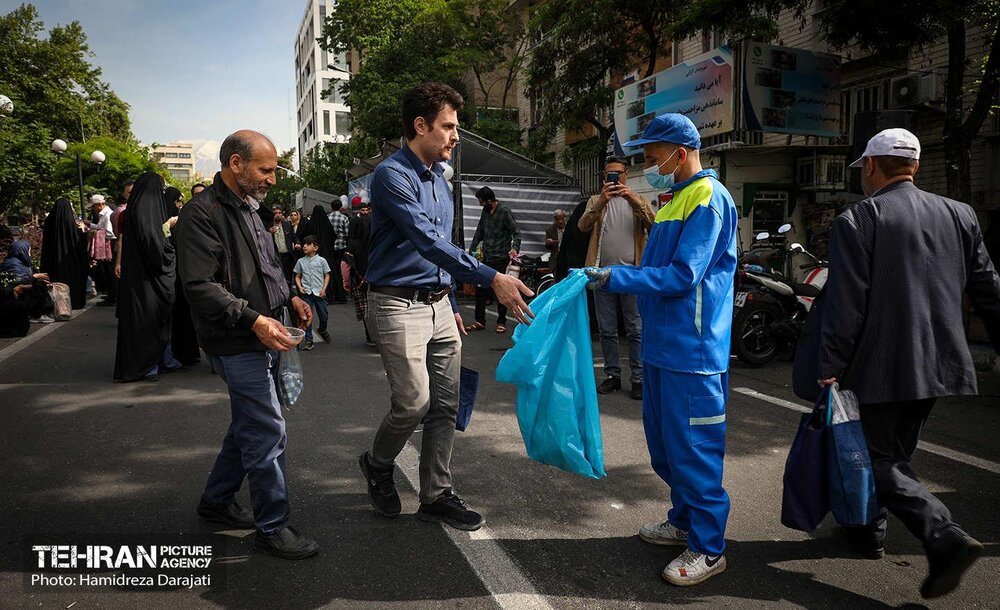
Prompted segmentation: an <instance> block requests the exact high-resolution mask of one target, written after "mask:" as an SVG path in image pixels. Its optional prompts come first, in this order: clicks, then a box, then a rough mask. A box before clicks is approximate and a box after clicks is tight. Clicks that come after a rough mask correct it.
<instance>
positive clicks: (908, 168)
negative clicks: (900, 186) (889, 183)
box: [872, 155, 917, 178]
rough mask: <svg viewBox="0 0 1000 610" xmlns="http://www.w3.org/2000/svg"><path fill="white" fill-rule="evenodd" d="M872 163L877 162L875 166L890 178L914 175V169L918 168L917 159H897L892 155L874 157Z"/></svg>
mask: <svg viewBox="0 0 1000 610" xmlns="http://www.w3.org/2000/svg"><path fill="white" fill-rule="evenodd" d="M872 161H874V162H875V165H878V168H879V170H880V171H881V172H882V173H883V174H885V175H886V177H888V178H893V177H895V176H910V175H912V174H913V172H914V168H915V167H916V166H917V160H916V159H910V158H909V157H895V156H892V155H885V156H877V157H872Z"/></svg>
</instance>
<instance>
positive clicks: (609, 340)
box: [594, 290, 642, 383]
mask: <svg viewBox="0 0 1000 610" xmlns="http://www.w3.org/2000/svg"><path fill="white" fill-rule="evenodd" d="M619 303H620V304H621V308H622V317H623V318H624V319H625V334H626V336H627V337H628V360H629V368H630V369H631V374H630V375H629V381H631V382H633V383H642V358H641V357H640V353H641V351H642V320H641V319H640V318H639V307H638V304H637V302H636V298H635V295H634V294H615V293H613V292H608V291H606V290H595V291H594V308H595V309H596V310H597V330H598V333H599V334H600V336H601V353H602V354H604V373H605V374H606V375H607V376H608V377H617V378H618V379H621V378H622V367H621V364H620V363H619V355H618V305H619Z"/></svg>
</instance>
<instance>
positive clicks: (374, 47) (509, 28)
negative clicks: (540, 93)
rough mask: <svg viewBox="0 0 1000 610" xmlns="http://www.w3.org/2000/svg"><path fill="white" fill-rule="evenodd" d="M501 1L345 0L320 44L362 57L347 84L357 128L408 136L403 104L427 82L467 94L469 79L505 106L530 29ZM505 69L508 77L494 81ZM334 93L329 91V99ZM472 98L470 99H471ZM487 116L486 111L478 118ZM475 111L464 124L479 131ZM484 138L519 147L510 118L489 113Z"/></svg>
mask: <svg viewBox="0 0 1000 610" xmlns="http://www.w3.org/2000/svg"><path fill="white" fill-rule="evenodd" d="M507 4H508V3H507V2H504V1H502V0H451V1H446V0H426V1H419V2H418V1H414V0H400V1H396V2H389V1H383V0H375V1H370V0H344V1H342V2H340V3H339V4H338V5H337V10H336V11H334V13H333V14H331V15H330V16H329V17H328V18H327V22H326V24H325V26H324V30H323V36H322V37H321V38H320V42H321V44H323V46H324V47H325V48H326V49H327V50H328V51H329V52H332V53H340V52H344V51H346V50H348V49H351V50H353V51H354V52H357V53H359V56H360V57H361V62H360V68H359V70H358V71H357V73H355V74H353V75H352V76H351V79H350V81H348V82H347V83H346V84H344V85H342V92H343V93H345V94H346V98H347V99H346V101H347V103H348V105H350V107H351V114H352V118H353V120H354V126H355V128H356V130H358V131H360V132H362V133H363V134H365V135H366V136H368V137H370V138H372V139H373V140H374V141H382V140H387V139H391V138H396V137H399V136H400V135H402V129H403V126H402V124H401V122H400V112H399V104H400V100H401V99H402V96H403V93H404V92H405V91H406V90H407V89H409V88H411V87H413V86H414V85H417V84H419V83H421V82H424V81H428V80H436V81H441V82H445V83H448V84H449V85H451V86H452V87H454V88H455V89H457V90H458V91H460V92H462V93H463V94H466V93H468V90H467V81H469V80H470V79H471V81H472V82H473V83H474V87H475V88H476V89H477V90H478V91H479V92H480V97H481V98H482V99H483V100H484V102H485V104H486V105H490V104H494V103H495V104H497V105H500V106H507V105H508V104H509V103H510V100H511V97H512V92H513V90H514V86H515V84H516V80H517V74H518V71H519V70H520V68H521V66H522V64H523V62H524V56H525V49H526V44H527V43H526V37H525V32H524V26H523V24H522V23H521V21H520V19H519V17H518V16H517V15H516V13H514V12H508V11H507ZM495 71H499V73H500V74H501V75H502V78H498V79H492V78H488V76H489V75H491V73H494V72H495ZM327 93H328V92H324V94H327ZM466 97H468V96H466ZM480 114H483V113H480ZM476 117H477V109H476V108H475V107H474V105H473V104H468V105H467V107H466V108H465V110H464V111H463V113H462V115H461V116H460V120H461V121H462V123H463V124H464V125H467V126H470V127H471V128H472V129H473V130H474V131H475V130H476ZM483 127H484V128H485V130H487V131H489V132H490V133H489V134H484V135H487V136H488V137H489V136H494V137H500V138H504V140H502V141H501V143H502V144H505V145H508V146H519V145H520V132H519V131H518V129H517V127H516V125H515V124H514V123H513V121H511V120H510V119H509V118H505V117H503V116H486V117H485V118H484V124H483Z"/></svg>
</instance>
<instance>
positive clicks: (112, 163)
mask: <svg viewBox="0 0 1000 610" xmlns="http://www.w3.org/2000/svg"><path fill="white" fill-rule="evenodd" d="M95 150H100V151H101V152H103V153H104V155H105V161H104V163H102V164H101V166H100V167H97V166H95V165H93V164H92V163H89V161H88V160H89V159H90V154H91V153H92V152H94V151H95ZM50 154H51V153H50ZM74 155H80V158H81V159H83V185H84V187H83V188H84V192H85V193H101V194H103V195H107V196H111V197H115V196H117V195H118V192H119V190H120V184H121V181H122V180H125V179H132V180H134V179H136V178H138V177H139V176H140V175H142V174H144V173H146V172H155V173H158V174H160V175H161V176H163V178H164V180H166V182H167V183H168V184H171V185H173V186H177V187H179V188H183V186H184V184H183V182H178V181H177V180H176V179H175V178H173V176H171V175H170V173H169V172H168V171H166V170H165V169H164V168H163V166H161V165H160V164H158V163H156V162H155V161H153V160H152V159H151V158H150V155H149V149H148V148H145V147H142V146H139V145H138V144H136V143H135V142H122V141H121V140H117V139H115V138H112V137H108V136H99V137H96V138H91V139H89V140H87V142H86V143H81V142H73V143H70V144H69V146H68V147H67V150H66V154H65V155H64V156H63V158H61V159H59V160H58V161H57V162H56V166H55V170H54V171H53V174H52V178H53V182H54V183H55V184H60V185H65V184H70V185H74V186H75V185H76V184H77V183H78V177H77V170H76V162H75V159H74ZM73 192H74V196H73V197H71V200H72V201H73V202H74V204H76V203H77V200H78V199H79V190H78V189H74V190H73Z"/></svg>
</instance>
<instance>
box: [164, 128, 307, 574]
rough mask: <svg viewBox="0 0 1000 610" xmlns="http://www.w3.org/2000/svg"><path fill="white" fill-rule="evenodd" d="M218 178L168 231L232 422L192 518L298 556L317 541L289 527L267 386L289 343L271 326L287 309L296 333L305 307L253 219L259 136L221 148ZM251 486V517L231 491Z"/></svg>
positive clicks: (272, 160) (271, 170)
mask: <svg viewBox="0 0 1000 610" xmlns="http://www.w3.org/2000/svg"><path fill="white" fill-rule="evenodd" d="M219 156H220V160H221V162H222V171H221V172H220V173H218V174H216V175H215V181H214V182H213V183H212V185H211V186H210V187H208V188H207V189H205V190H204V191H202V192H201V193H199V194H198V195H196V196H195V197H194V199H192V200H191V201H190V202H188V204H187V205H185V206H184V208H183V209H182V210H181V214H180V219H179V220H178V222H177V226H176V227H175V228H174V232H175V234H176V239H177V269H178V273H179V274H180V277H181V281H182V283H183V285H184V293H185V295H186V296H187V299H188V302H189V304H190V305H191V313H192V317H193V319H194V325H195V329H196V330H197V332H198V340H199V342H200V343H201V345H202V346H203V347H204V349H205V351H206V352H208V354H209V355H211V357H212V364H213V366H214V368H215V371H216V372H217V373H219V375H220V376H221V377H222V379H223V380H224V381H225V382H226V385H228V386H229V398H230V401H231V403H232V404H231V412H232V423H231V424H230V426H229V431H228V433H227V434H226V437H225V440H224V441H223V443H222V451H220V452H219V456H218V458H216V461H215V466H214V467H213V468H212V472H211V473H210V474H209V475H208V482H207V483H206V485H205V492H204V494H203V495H202V498H201V502H200V504H199V505H198V514H199V515H201V516H202V518H204V519H207V520H209V521H215V522H218V523H223V524H225V525H228V526H230V527H238V528H251V527H256V529H257V538H256V541H255V545H254V546H255V548H257V549H258V550H260V551H263V552H265V553H269V554H272V555H276V556H278V557H282V558H284V559H303V558H305V557H310V556H312V555H315V554H316V552H317V551H318V550H319V545H317V544H316V542H314V541H312V540H310V539H308V538H306V537H304V536H300V535H299V534H298V533H297V532H296V531H295V530H293V529H292V528H291V527H288V525H287V522H288V490H287V486H286V480H285V441H286V436H285V420H284V418H283V417H282V416H281V405H280V404H279V403H278V399H277V394H276V389H275V385H274V383H275V382H274V379H275V378H276V377H277V368H278V357H279V353H280V352H285V351H288V350H289V349H290V348H292V347H293V345H294V343H293V342H292V341H291V337H289V336H288V334H287V332H286V330H285V327H284V325H283V324H282V323H281V322H280V321H279V319H280V318H281V316H282V312H283V310H284V308H285V307H286V306H289V305H290V306H292V307H294V309H295V312H296V313H297V315H298V319H299V320H300V321H301V324H302V326H303V327H305V326H307V325H308V324H309V323H310V322H311V321H312V320H311V317H312V316H311V312H310V309H309V306H308V305H306V304H305V302H304V301H302V300H301V299H299V298H298V297H293V298H291V299H289V288H288V283H287V282H285V278H284V276H283V274H282V271H281V264H280V263H279V261H278V252H277V248H276V247H275V243H274V239H273V236H272V234H271V233H269V232H268V230H267V228H266V227H265V225H264V223H263V222H262V221H261V218H260V216H259V215H258V213H257V210H258V208H259V207H260V204H259V203H258V202H259V201H261V200H263V199H264V198H265V197H266V196H267V191H268V189H269V188H270V187H271V186H272V185H274V180H275V169H276V167H277V163H278V161H277V152H276V151H275V148H274V145H273V144H272V143H271V142H270V140H268V139H267V138H265V137H264V136H263V135H261V134H259V133H257V132H253V131H237V132H236V133H234V134H232V135H230V136H229V137H228V138H226V140H225V141H224V142H223V143H222V148H221V150H220V153H219ZM244 478H247V479H249V484H250V497H251V501H252V503H253V513H252V514H251V513H250V512H249V511H247V510H246V509H243V508H241V507H240V506H239V505H238V504H237V503H236V501H235V494H236V492H237V491H239V489H240V486H241V485H242V484H243V479H244Z"/></svg>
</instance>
